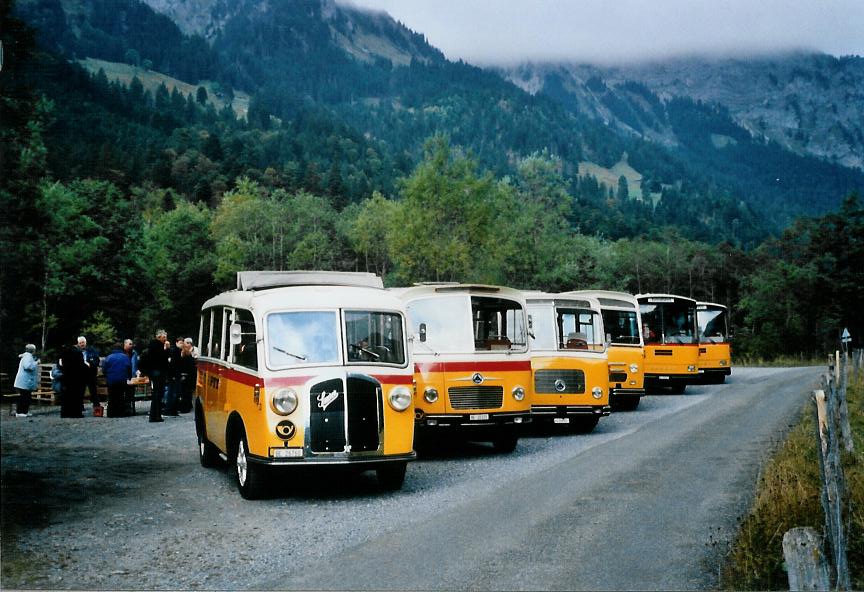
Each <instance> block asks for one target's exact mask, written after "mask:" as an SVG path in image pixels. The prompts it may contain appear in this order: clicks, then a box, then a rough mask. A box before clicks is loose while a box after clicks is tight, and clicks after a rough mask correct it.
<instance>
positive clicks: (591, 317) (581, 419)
mask: <svg viewBox="0 0 864 592" xmlns="http://www.w3.org/2000/svg"><path fill="white" fill-rule="evenodd" d="M523 294H524V295H525V300H526V302H527V303H528V319H529V321H528V326H529V329H530V330H529V337H530V344H531V372H532V375H533V381H532V387H533V388H532V390H533V392H532V397H533V401H532V403H531V417H532V420H533V422H535V423H536V422H546V423H551V424H561V425H564V426H568V427H569V428H570V429H572V430H573V431H576V432H582V433H587V432H590V431H592V430H593V429H594V428H595V427H596V426H597V422H598V421H599V420H600V418H601V417H604V416H607V415H609V411H610V406H609V379H608V373H609V364H608V362H609V360H608V357H607V355H606V344H605V343H604V340H603V318H602V317H601V316H600V303H599V302H597V300H595V299H594V298H590V297H587V296H575V295H573V294H548V293H545V292H523Z"/></svg>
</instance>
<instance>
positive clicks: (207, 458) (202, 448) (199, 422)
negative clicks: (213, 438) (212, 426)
mask: <svg viewBox="0 0 864 592" xmlns="http://www.w3.org/2000/svg"><path fill="white" fill-rule="evenodd" d="M195 433H196V434H197V436H198V461H199V462H200V463H201V466H202V467H204V468H205V469H212V468H213V467H216V466H218V465H219V461H220V460H222V459H220V458H219V451H218V450H217V449H216V447H215V446H213V444H211V443H210V441H209V440H208V439H207V428H206V427H205V426H204V414H203V413H202V412H201V408H200V407H198V406H196V407H195Z"/></svg>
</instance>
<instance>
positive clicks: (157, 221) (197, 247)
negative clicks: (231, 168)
mask: <svg viewBox="0 0 864 592" xmlns="http://www.w3.org/2000/svg"><path fill="white" fill-rule="evenodd" d="M212 220H213V215H212V213H211V212H210V210H209V209H207V207H206V206H205V205H203V204H194V205H193V204H190V203H188V202H185V201H181V202H179V203H178V204H177V206H176V207H175V208H173V209H171V210H169V211H167V212H161V211H159V212H158V213H157V214H156V215H155V216H154V218H153V219H152V220H151V221H150V222H148V223H147V224H146V226H145V227H144V233H143V237H142V241H141V242H142V248H141V257H142V260H143V261H145V262H146V264H145V265H144V275H145V277H146V279H147V282H146V285H147V298H146V300H145V304H144V306H143V307H142V308H141V311H140V315H139V318H138V325H137V327H136V329H137V333H138V334H139V335H149V334H151V333H152V331H153V329H155V328H157V327H168V328H170V329H171V330H172V331H174V332H175V333H181V334H183V335H187V336H189V335H197V329H198V313H199V310H200V309H201V305H202V304H203V303H204V301H205V300H207V299H208V298H210V297H212V296H214V295H215V294H216V293H217V292H218V290H217V288H216V285H215V284H214V281H213V274H214V272H215V271H216V253H215V249H214V242H213V238H212V236H211V224H212Z"/></svg>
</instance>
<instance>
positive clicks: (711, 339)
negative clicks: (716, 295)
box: [696, 302, 732, 384]
mask: <svg viewBox="0 0 864 592" xmlns="http://www.w3.org/2000/svg"><path fill="white" fill-rule="evenodd" d="M696 322H697V324H698V326H699V376H700V378H701V379H702V382H704V383H706V384H723V383H724V382H725V381H726V377H727V376H729V375H730V374H732V351H731V346H730V345H729V316H728V310H727V308H726V307H725V306H723V305H722V304H714V303H713V302H697V303H696Z"/></svg>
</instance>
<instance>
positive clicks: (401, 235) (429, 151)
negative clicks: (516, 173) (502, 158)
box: [389, 136, 506, 282]
mask: <svg viewBox="0 0 864 592" xmlns="http://www.w3.org/2000/svg"><path fill="white" fill-rule="evenodd" d="M505 199H506V192H505V191H504V190H503V189H502V186H501V185H499V184H498V183H496V182H495V180H494V178H493V177H492V176H491V175H490V174H484V175H480V174H479V173H478V171H477V163H476V162H475V161H474V160H472V159H470V158H468V157H467V156H464V155H462V154H461V153H459V152H458V151H454V150H453V149H451V147H450V144H449V140H448V139H447V138H446V137H444V136H435V137H433V138H432V139H430V140H429V141H427V143H426V146H425V157H424V159H423V162H421V163H420V164H419V165H418V166H417V168H416V169H415V170H414V172H413V173H412V175H411V176H410V177H408V178H407V179H406V180H405V181H404V182H403V184H402V201H401V202H400V203H399V208H398V211H397V213H396V223H395V224H394V229H398V231H397V232H394V233H393V234H392V235H391V240H390V241H389V242H390V245H391V248H390V256H391V258H392V259H393V262H394V264H395V266H396V272H397V276H398V280H400V281H403V282H413V281H421V280H426V281H429V280H434V281H444V280H456V281H479V282H495V281H498V280H500V278H501V275H502V274H501V263H500V260H499V258H498V257H497V252H498V250H497V244H498V242H499V241H500V240H502V239H504V238H505V237H504V232H503V231H502V230H501V228H500V227H499V226H498V224H497V222H498V218H499V214H500V212H502V211H503V210H504V209H505V208H503V207H502V203H501V202H502V201H503V200H505Z"/></svg>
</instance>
